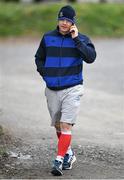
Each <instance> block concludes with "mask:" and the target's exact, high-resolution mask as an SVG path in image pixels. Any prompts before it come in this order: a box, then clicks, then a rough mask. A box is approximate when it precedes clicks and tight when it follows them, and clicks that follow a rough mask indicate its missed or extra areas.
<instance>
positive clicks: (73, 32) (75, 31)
mask: <svg viewBox="0 0 124 180" xmlns="http://www.w3.org/2000/svg"><path fill="white" fill-rule="evenodd" d="M70 33H71V36H72V39H74V38H75V37H77V36H78V29H77V27H76V25H75V24H74V25H72V26H71V28H70Z"/></svg>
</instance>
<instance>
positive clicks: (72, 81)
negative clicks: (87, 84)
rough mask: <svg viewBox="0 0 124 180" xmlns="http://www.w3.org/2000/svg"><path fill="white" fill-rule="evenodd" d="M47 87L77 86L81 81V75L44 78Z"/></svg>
mask: <svg viewBox="0 0 124 180" xmlns="http://www.w3.org/2000/svg"><path fill="white" fill-rule="evenodd" d="M44 80H45V81H46V84H47V86H48V87H61V86H69V85H70V86H71V85H76V84H79V83H80V82H81V81H82V73H79V74H76V75H71V76H64V77H58V78H56V77H44Z"/></svg>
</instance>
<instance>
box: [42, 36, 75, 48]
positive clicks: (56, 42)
mask: <svg viewBox="0 0 124 180" xmlns="http://www.w3.org/2000/svg"><path fill="white" fill-rule="evenodd" d="M45 42H46V47H51V46H52V47H61V45H62V46H63V47H70V48H75V44H74V41H73V39H72V38H71V37H67V38H64V41H63V38H62V37H61V36H58V37H56V36H46V37H45Z"/></svg>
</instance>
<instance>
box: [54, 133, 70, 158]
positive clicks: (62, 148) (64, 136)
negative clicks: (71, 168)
mask: <svg viewBox="0 0 124 180" xmlns="http://www.w3.org/2000/svg"><path fill="white" fill-rule="evenodd" d="M70 143H71V132H70V131H69V132H61V136H60V138H59V142H58V153H57V156H62V157H64V155H65V154H66V152H67V150H68V147H69V146H70Z"/></svg>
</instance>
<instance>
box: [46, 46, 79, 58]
mask: <svg viewBox="0 0 124 180" xmlns="http://www.w3.org/2000/svg"><path fill="white" fill-rule="evenodd" d="M46 54H47V56H49V57H78V58H80V54H79V52H78V50H77V49H76V48H71V47H62V48H59V47H47V48H46Z"/></svg>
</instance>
